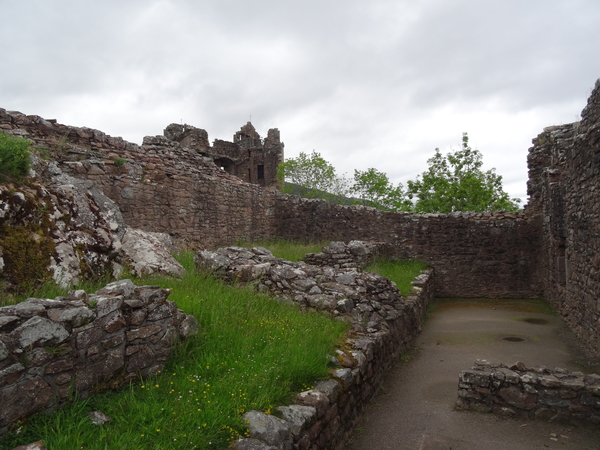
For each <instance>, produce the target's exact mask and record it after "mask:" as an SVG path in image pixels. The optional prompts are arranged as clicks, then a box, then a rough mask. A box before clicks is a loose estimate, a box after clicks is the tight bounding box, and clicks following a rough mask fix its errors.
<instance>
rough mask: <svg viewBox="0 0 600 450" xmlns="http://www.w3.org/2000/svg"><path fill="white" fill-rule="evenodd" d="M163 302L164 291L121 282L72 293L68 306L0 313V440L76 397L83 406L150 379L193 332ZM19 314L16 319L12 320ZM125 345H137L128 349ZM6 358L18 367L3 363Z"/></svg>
mask: <svg viewBox="0 0 600 450" xmlns="http://www.w3.org/2000/svg"><path fill="white" fill-rule="evenodd" d="M168 295H169V291H168V290H166V289H160V288H157V287H151V286H143V287H140V288H137V287H136V286H135V285H134V284H133V283H132V282H131V280H121V281H118V282H114V283H110V284H108V285H107V286H105V287H104V288H103V289H101V290H99V291H98V292H96V293H93V294H90V295H88V294H86V293H85V292H83V291H81V292H73V291H71V292H70V293H69V296H68V297H67V298H63V297H58V298H56V299H28V300H27V301H25V302H23V303H21V304H19V305H15V306H18V308H15V307H9V308H7V309H4V310H1V309H0V318H2V317H9V318H11V319H10V322H9V323H10V327H8V330H12V331H10V333H9V332H7V331H2V330H0V357H1V358H0V362H2V365H0V405H1V406H0V434H2V433H4V432H6V430H7V427H8V426H9V425H10V423H11V422H13V421H14V420H17V419H19V418H26V417H27V416H29V415H31V414H33V413H35V412H38V411H41V410H44V409H46V408H48V407H50V406H53V407H54V406H60V405H61V404H62V403H63V402H65V401H67V400H68V399H70V398H72V396H73V394H74V393H75V391H77V393H78V395H79V397H80V398H87V397H88V396H89V395H90V394H91V393H92V392H95V391H96V390H103V389H109V388H114V387H118V386H120V385H122V384H123V383H128V382H129V381H131V380H134V379H138V378H139V377H140V376H153V375H156V373H157V372H158V371H160V370H162V368H163V367H164V363H165V361H166V359H167V358H168V356H169V355H170V354H171V352H172V349H173V346H174V345H175V342H176V341H177V340H178V339H179V338H184V337H185V336H189V335H191V334H193V333H195V332H197V328H198V325H197V321H196V319H195V318H194V317H191V316H188V315H186V314H184V313H183V311H181V310H178V309H177V306H176V305H175V304H174V303H172V302H169V301H168V300H167V296H168ZM131 304H134V305H135V306H136V309H132V308H131V306H130V305H131ZM17 311H18V312H19V313H21V314H20V315H18V314H17V315H13V314H14V313H15V312H17ZM152 313H154V317H153V319H154V320H153V321H149V320H148V317H149V316H150V315H151V314H152ZM130 315H135V316H136V318H137V320H138V321H139V322H138V323H137V324H136V325H134V324H132V323H131V322H130V321H129V316H130ZM47 317H48V318H47ZM127 339H129V340H133V341H134V343H135V344H136V345H130V346H128V347H126V340H127ZM11 355H15V356H16V357H18V358H19V359H16V358H15V359H14V361H12V360H9V359H10V357H11ZM7 360H9V361H7ZM19 360H22V361H25V363H21V362H18V361H19ZM4 361H6V362H4ZM11 362H12V363H11ZM5 405H6V409H5Z"/></svg>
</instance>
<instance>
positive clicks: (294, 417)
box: [276, 405, 317, 437]
mask: <svg viewBox="0 0 600 450" xmlns="http://www.w3.org/2000/svg"><path fill="white" fill-rule="evenodd" d="M276 410H277V412H278V413H279V414H281V417H282V419H283V420H285V421H286V422H287V423H288V424H289V425H290V430H291V432H292V435H293V436H295V437H297V436H299V435H300V432H301V431H302V430H303V429H304V428H306V427H308V426H309V425H311V424H312V423H313V422H314V421H315V420H316V415H317V410H316V408H314V407H312V406H302V405H291V406H279V407H278V408H276Z"/></svg>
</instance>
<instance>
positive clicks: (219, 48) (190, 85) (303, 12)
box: [0, 0, 600, 199]
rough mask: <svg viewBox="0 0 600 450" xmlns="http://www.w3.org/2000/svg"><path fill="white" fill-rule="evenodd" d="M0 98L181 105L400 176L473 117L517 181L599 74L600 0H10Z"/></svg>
mask: <svg viewBox="0 0 600 450" xmlns="http://www.w3.org/2000/svg"><path fill="white" fill-rule="evenodd" d="M0 11H2V26H1V27H0V45H1V48H2V54H1V56H0V68H1V75H0V107H1V108H5V109H8V110H18V111H21V112H23V113H25V114H36V115H39V116H42V117H44V118H48V119H53V118H54V119H57V120H58V121H59V122H61V123H65V124H68V125H74V126H87V127H91V128H97V129H100V130H102V131H104V132H105V133H107V134H110V135H112V136H122V137H123V138H125V139H126V140H129V141H132V142H135V143H138V144H139V143H141V141H142V138H143V136H146V135H157V134H162V132H163V129H164V128H165V127H166V126H167V125H168V124H170V123H173V122H176V123H187V124H190V125H194V126H196V127H199V128H204V129H206V130H207V131H208V134H209V139H210V140H211V141H212V140H213V139H215V138H219V139H226V140H232V136H233V134H234V133H235V132H236V131H237V130H239V128H240V127H241V126H242V125H244V124H245V123H246V122H247V121H249V120H250V118H251V119H252V123H253V124H254V125H255V127H256V129H257V131H258V132H259V133H260V135H261V136H263V137H264V136H266V134H267V130H268V129H269V128H279V130H280V131H281V138H282V140H283V141H284V142H285V152H286V157H288V158H290V157H295V156H297V155H298V153H299V152H301V151H303V152H307V153H310V152H312V150H316V151H317V152H320V153H321V155H322V156H323V157H324V158H325V159H327V160H328V161H329V162H331V163H332V164H333V165H334V166H335V167H336V168H337V171H338V173H339V174H343V173H347V174H348V175H349V176H351V175H352V174H353V171H354V169H367V168H369V167H375V168H377V169H378V170H381V171H383V172H386V173H387V174H388V175H389V176H390V178H391V179H392V181H394V182H402V183H404V184H406V180H408V179H414V178H415V177H416V175H418V174H419V173H421V172H423V171H424V170H426V168H427V159H428V158H430V157H431V156H433V154H434V150H435V148H436V147H438V148H440V150H441V151H442V152H443V153H446V152H448V151H451V150H457V149H458V148H459V147H460V142H461V136H462V132H468V133H469V137H470V142H471V144H472V146H473V147H476V148H478V149H479V150H480V151H481V152H482V153H483V155H484V168H485V169H490V168H492V167H495V168H496V171H497V173H499V174H500V175H503V177H504V187H505V190H506V191H508V192H509V194H510V195H511V196H514V197H521V198H523V199H526V181H527V165H526V158H527V150H528V148H529V147H530V146H531V139H532V138H534V137H535V136H536V135H537V134H539V133H540V132H541V131H542V129H543V128H544V127H546V126H550V125H558V124H563V123H569V122H574V121H576V120H578V118H579V114H580V112H581V110H582V109H583V108H584V106H585V104H586V101H587V98H588V96H589V94H590V92H591V89H592V87H593V86H594V82H595V80H596V79H597V78H599V77H600V1H598V0H498V1H496V0H424V1H421V0H409V1H406V0H369V1H355V0H343V1H342V0H319V1H317V0H303V1H297V0H235V1H233V0H172V1H169V0H102V1H99V0H94V1H88V0H43V1H41V0H0Z"/></svg>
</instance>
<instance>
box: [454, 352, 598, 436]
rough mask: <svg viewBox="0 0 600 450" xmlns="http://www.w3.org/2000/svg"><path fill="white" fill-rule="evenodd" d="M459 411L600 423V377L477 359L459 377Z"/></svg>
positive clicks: (558, 369)
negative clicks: (508, 365) (506, 364)
mask: <svg viewBox="0 0 600 450" xmlns="http://www.w3.org/2000/svg"><path fill="white" fill-rule="evenodd" d="M456 406H457V408H459V409H466V410H476V411H482V412H492V413H494V414H499V415H502V416H507V417H515V418H519V419H536V420H547V421H551V422H555V421H560V422H573V423H576V424H581V423H586V422H587V423H591V424H594V425H598V424H600V375H595V374H591V375H584V374H583V373H581V372H569V371H568V370H566V369H561V368H556V369H554V370H549V369H547V368H545V367H543V366H540V367H526V366H525V365H524V364H523V363H520V362H519V363H516V364H514V365H512V366H510V367H507V366H505V365H503V364H490V363H489V362H487V361H476V362H475V365H474V366H473V367H472V368H471V369H470V370H463V371H462V372H461V373H460V376H459V384H458V400H457V402H456Z"/></svg>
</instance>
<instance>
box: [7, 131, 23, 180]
mask: <svg viewBox="0 0 600 450" xmlns="http://www.w3.org/2000/svg"><path fill="white" fill-rule="evenodd" d="M29 146H30V142H29V141H28V140H26V139H23V138H18V137H15V136H11V135H10V134H6V133H3V132H0V182H3V181H7V180H11V179H19V178H21V177H23V176H25V175H27V173H28V172H29V163H30V160H29Z"/></svg>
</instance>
